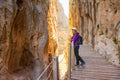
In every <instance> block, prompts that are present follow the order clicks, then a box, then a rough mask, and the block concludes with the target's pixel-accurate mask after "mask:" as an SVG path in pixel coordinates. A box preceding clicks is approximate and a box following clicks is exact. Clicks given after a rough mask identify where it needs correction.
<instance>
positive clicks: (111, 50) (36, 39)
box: [0, 0, 120, 80]
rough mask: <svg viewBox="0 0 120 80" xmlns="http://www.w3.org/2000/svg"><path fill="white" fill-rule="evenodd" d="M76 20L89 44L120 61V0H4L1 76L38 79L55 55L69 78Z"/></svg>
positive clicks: (111, 59) (1, 6)
mask: <svg viewBox="0 0 120 80" xmlns="http://www.w3.org/2000/svg"><path fill="white" fill-rule="evenodd" d="M66 11H67V12H66ZM73 26H76V27H77V29H78V32H79V33H80V34H81V35H82V36H83V40H84V44H87V45H90V46H91V47H92V48H93V49H94V50H95V51H96V52H98V53H99V54H100V55H102V56H103V57H105V58H106V59H107V61H108V62H110V63H112V64H114V65H116V66H119V65H120V0H0V80H37V78H38V77H39V75H40V74H41V73H42V72H43V70H44V69H45V67H46V66H47V65H49V63H50V62H51V61H52V58H53V56H60V57H59V63H60V64H59V75H60V79H61V80H66V79H65V78H66V75H67V69H68V43H70V37H71V36H72V31H71V29H72V27H73ZM61 61H62V62H61ZM51 69H52V66H50V67H49V70H51ZM49 70H48V71H47V72H46V73H45V74H44V76H43V77H42V78H41V79H40V80H46V77H47V76H48V73H50V71H49ZM52 76H53V75H51V77H50V79H49V80H53V77H52Z"/></svg>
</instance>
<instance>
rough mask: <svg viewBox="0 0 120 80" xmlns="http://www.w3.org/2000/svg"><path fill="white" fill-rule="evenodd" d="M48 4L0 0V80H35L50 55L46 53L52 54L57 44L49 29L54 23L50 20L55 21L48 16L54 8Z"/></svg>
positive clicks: (45, 1) (39, 0) (42, 0)
mask: <svg viewBox="0 0 120 80" xmlns="http://www.w3.org/2000/svg"><path fill="white" fill-rule="evenodd" d="M51 1H53V0H51ZM53 2H54V1H53ZM49 4H50V1H48V0H0V69H1V71H0V74H1V75H0V80H11V79H12V80H23V79H24V80H36V79H37V77H38V76H39V75H40V73H41V72H42V71H43V69H44V67H45V66H46V65H47V64H48V63H49V61H50V60H49V58H50V59H51V57H52V56H49V54H47V53H52V54H53V55H54V54H55V50H56V45H57V44H53V43H56V40H54V38H53V37H51V36H54V35H53V33H50V32H51V31H52V32H53V31H55V27H56V24H55V25H54V23H55V22H49V20H50V21H52V20H53V19H54V21H56V20H55V17H52V19H51V16H54V15H51V13H52V12H51V10H54V11H55V9H51V8H48V7H49V6H50V5H49ZM54 8H55V7H54ZM48 33H49V35H48ZM54 34H55V33H54ZM51 45H52V46H51ZM47 50H48V51H47ZM45 54H47V56H45ZM43 57H45V58H43ZM44 79H45V77H43V80H44ZM41 80H42V79H41Z"/></svg>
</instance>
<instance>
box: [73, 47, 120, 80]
mask: <svg viewBox="0 0 120 80" xmlns="http://www.w3.org/2000/svg"><path fill="white" fill-rule="evenodd" d="M80 55H81V57H82V58H83V59H84V60H85V62H86V65H85V66H84V67H80V66H79V67H75V66H74V68H73V71H72V73H71V78H72V80H120V68H118V67H116V66H114V65H112V64H110V63H109V62H107V61H106V59H104V58H103V57H102V56H100V55H99V54H97V53H96V52H95V51H94V50H93V49H92V48H91V47H89V46H81V47H80Z"/></svg>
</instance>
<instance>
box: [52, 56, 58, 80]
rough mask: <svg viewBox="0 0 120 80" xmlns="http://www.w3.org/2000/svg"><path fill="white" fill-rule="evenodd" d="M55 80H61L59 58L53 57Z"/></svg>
mask: <svg viewBox="0 0 120 80" xmlns="http://www.w3.org/2000/svg"><path fill="white" fill-rule="evenodd" d="M52 68H53V80H59V68H58V56H55V57H53V65H52Z"/></svg>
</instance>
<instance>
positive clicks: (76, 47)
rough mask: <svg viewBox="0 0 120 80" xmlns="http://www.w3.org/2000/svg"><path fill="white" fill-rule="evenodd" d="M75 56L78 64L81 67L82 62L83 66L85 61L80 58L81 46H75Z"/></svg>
mask: <svg viewBox="0 0 120 80" xmlns="http://www.w3.org/2000/svg"><path fill="white" fill-rule="evenodd" d="M74 54H75V57H76V64H77V65H79V61H80V62H81V64H84V63H85V62H84V60H83V59H82V58H81V57H80V55H79V46H74Z"/></svg>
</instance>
